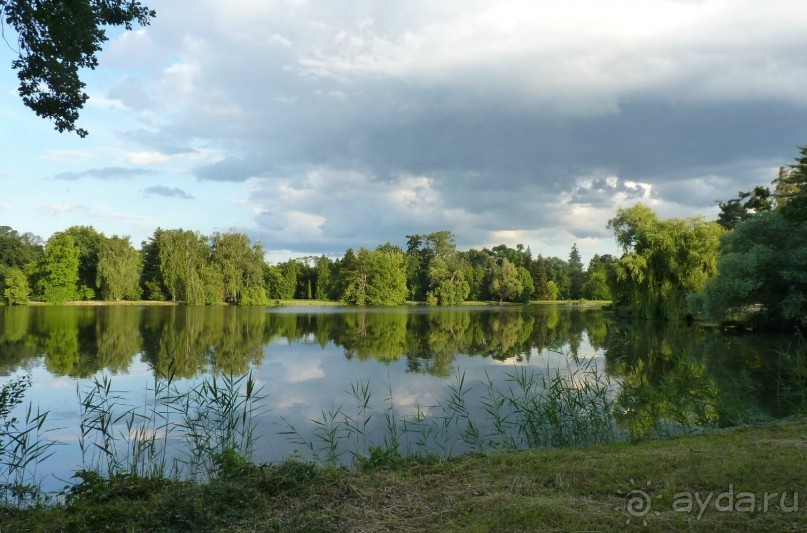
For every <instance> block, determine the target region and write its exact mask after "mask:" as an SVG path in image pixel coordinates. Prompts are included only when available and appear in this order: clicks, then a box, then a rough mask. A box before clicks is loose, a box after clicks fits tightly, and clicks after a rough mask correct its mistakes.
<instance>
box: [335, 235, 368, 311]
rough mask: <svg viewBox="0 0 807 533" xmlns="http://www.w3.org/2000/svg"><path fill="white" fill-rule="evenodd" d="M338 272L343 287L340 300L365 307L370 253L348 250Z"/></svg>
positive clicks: (362, 249) (361, 250) (362, 250)
mask: <svg viewBox="0 0 807 533" xmlns="http://www.w3.org/2000/svg"><path fill="white" fill-rule="evenodd" d="M344 259H345V261H344V263H343V265H342V268H341V270H340V278H341V285H342V286H343V287H344V289H343V292H342V295H341V300H343V301H344V302H345V303H347V304H351V305H359V306H361V305H367V284H368V280H369V278H370V252H369V251H368V250H366V249H365V248H359V251H358V253H354V252H353V250H351V249H348V250H347V252H345V257H344Z"/></svg>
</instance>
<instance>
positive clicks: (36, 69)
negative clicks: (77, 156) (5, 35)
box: [0, 0, 156, 137]
mask: <svg viewBox="0 0 807 533" xmlns="http://www.w3.org/2000/svg"><path fill="white" fill-rule="evenodd" d="M155 16H156V13H155V12H154V11H153V10H151V9H149V8H148V7H146V6H143V5H141V4H140V2H138V1H136V0H70V1H64V0H38V1H35V2H31V1H28V0H0V23H2V21H5V24H7V25H8V26H9V27H11V28H13V29H14V30H15V31H16V33H17V48H18V57H17V59H15V60H14V61H13V62H12V63H11V66H12V68H13V69H14V70H16V71H17V77H18V78H19V80H20V85H19V89H18V91H19V94H20V96H21V97H22V101H23V103H24V104H25V105H26V106H28V107H29V108H31V109H32V110H33V111H34V112H35V113H36V114H37V115H38V116H40V117H44V118H47V119H51V120H53V121H54V123H55V128H56V129H57V130H58V131H60V132H63V131H75V132H76V133H77V134H78V135H79V136H80V137H84V136H86V135H87V130H85V129H83V128H76V121H77V120H78V115H79V110H80V109H81V108H82V107H83V106H84V103H85V102H86V101H87V99H88V98H89V97H88V96H87V94H86V93H84V87H85V85H86V84H85V83H84V82H82V81H81V79H80V78H79V70H80V69H82V68H89V69H95V68H96V67H97V66H98V57H97V53H98V52H99V51H101V45H102V44H103V43H104V42H106V41H107V39H108V37H107V35H106V28H107V27H109V26H123V27H124V28H126V29H127V30H131V29H132V27H133V24H140V25H142V26H146V25H148V24H149V22H150V21H151V19H152V18H153V17H155Z"/></svg>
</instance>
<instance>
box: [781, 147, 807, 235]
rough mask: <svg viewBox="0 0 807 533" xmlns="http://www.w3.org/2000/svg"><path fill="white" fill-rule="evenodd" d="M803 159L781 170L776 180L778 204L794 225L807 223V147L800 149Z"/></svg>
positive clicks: (798, 159) (800, 158)
mask: <svg viewBox="0 0 807 533" xmlns="http://www.w3.org/2000/svg"><path fill="white" fill-rule="evenodd" d="M799 153H800V154H801V157H798V158H796V162H795V163H793V164H790V165H787V166H786V167H782V168H781V169H779V177H778V178H777V179H775V180H774V185H775V187H776V191H775V195H776V202H777V204H778V205H779V208H780V209H781V211H782V214H783V215H784V216H785V217H786V218H787V219H788V220H789V221H791V222H793V223H794V224H797V225H798V224H804V223H805V222H807V145H805V146H801V147H799Z"/></svg>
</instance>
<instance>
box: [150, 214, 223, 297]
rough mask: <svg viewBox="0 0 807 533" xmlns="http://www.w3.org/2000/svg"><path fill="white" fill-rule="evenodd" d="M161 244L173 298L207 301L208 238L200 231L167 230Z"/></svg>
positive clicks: (163, 271) (166, 281) (163, 273)
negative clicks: (204, 274)
mask: <svg viewBox="0 0 807 533" xmlns="http://www.w3.org/2000/svg"><path fill="white" fill-rule="evenodd" d="M157 246H158V256H159V258H160V274H161V276H162V279H163V283H164V284H165V287H166V289H167V292H168V295H169V296H170V297H171V300H173V301H177V300H184V301H185V302H186V303H188V304H190V305H201V304H204V303H205V289H204V283H203V280H202V272H203V270H204V268H205V265H206V264H207V261H208V258H209V256H210V247H209V246H208V244H207V239H206V238H205V237H204V236H203V235H201V234H200V233H198V232H193V231H186V230H182V229H176V230H163V231H162V232H160V234H159V237H158V242H157Z"/></svg>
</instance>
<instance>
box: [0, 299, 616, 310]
mask: <svg viewBox="0 0 807 533" xmlns="http://www.w3.org/2000/svg"><path fill="white" fill-rule="evenodd" d="M610 303H611V302H610V301H608V300H532V301H530V302H528V303H523V302H498V301H495V300H488V301H484V300H468V301H465V302H463V303H462V304H460V305H461V306H463V307H466V306H467V307H471V306H479V307H513V306H520V305H573V306H581V307H600V306H603V305H608V304H610ZM2 305H3V304H0V306H2ZM27 305H30V306H33V307H45V306H47V307H58V306H69V307H82V306H91V307H97V306H136V307H137V306H178V305H185V302H181V301H165V300H117V301H112V300H109V301H107V300H74V301H70V302H64V303H61V304H52V303H47V302H41V301H36V300H30V301H29V302H28V303H27ZM219 305H223V306H226V305H230V304H226V303H222V304H216V305H214V306H202V307H216V306H219ZM293 306H300V307H303V306H304V307H315V306H330V307H333V306H344V307H356V308H360V307H362V306H355V305H348V304H345V303H344V302H339V301H333V300H271V301H270V303H269V305H266V306H255V307H293ZM407 306H424V307H425V306H426V303H424V302H414V301H408V302H406V303H405V304H404V305H401V306H391V307H407ZM368 307H369V306H368ZM437 308H438V307H435V309H437Z"/></svg>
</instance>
